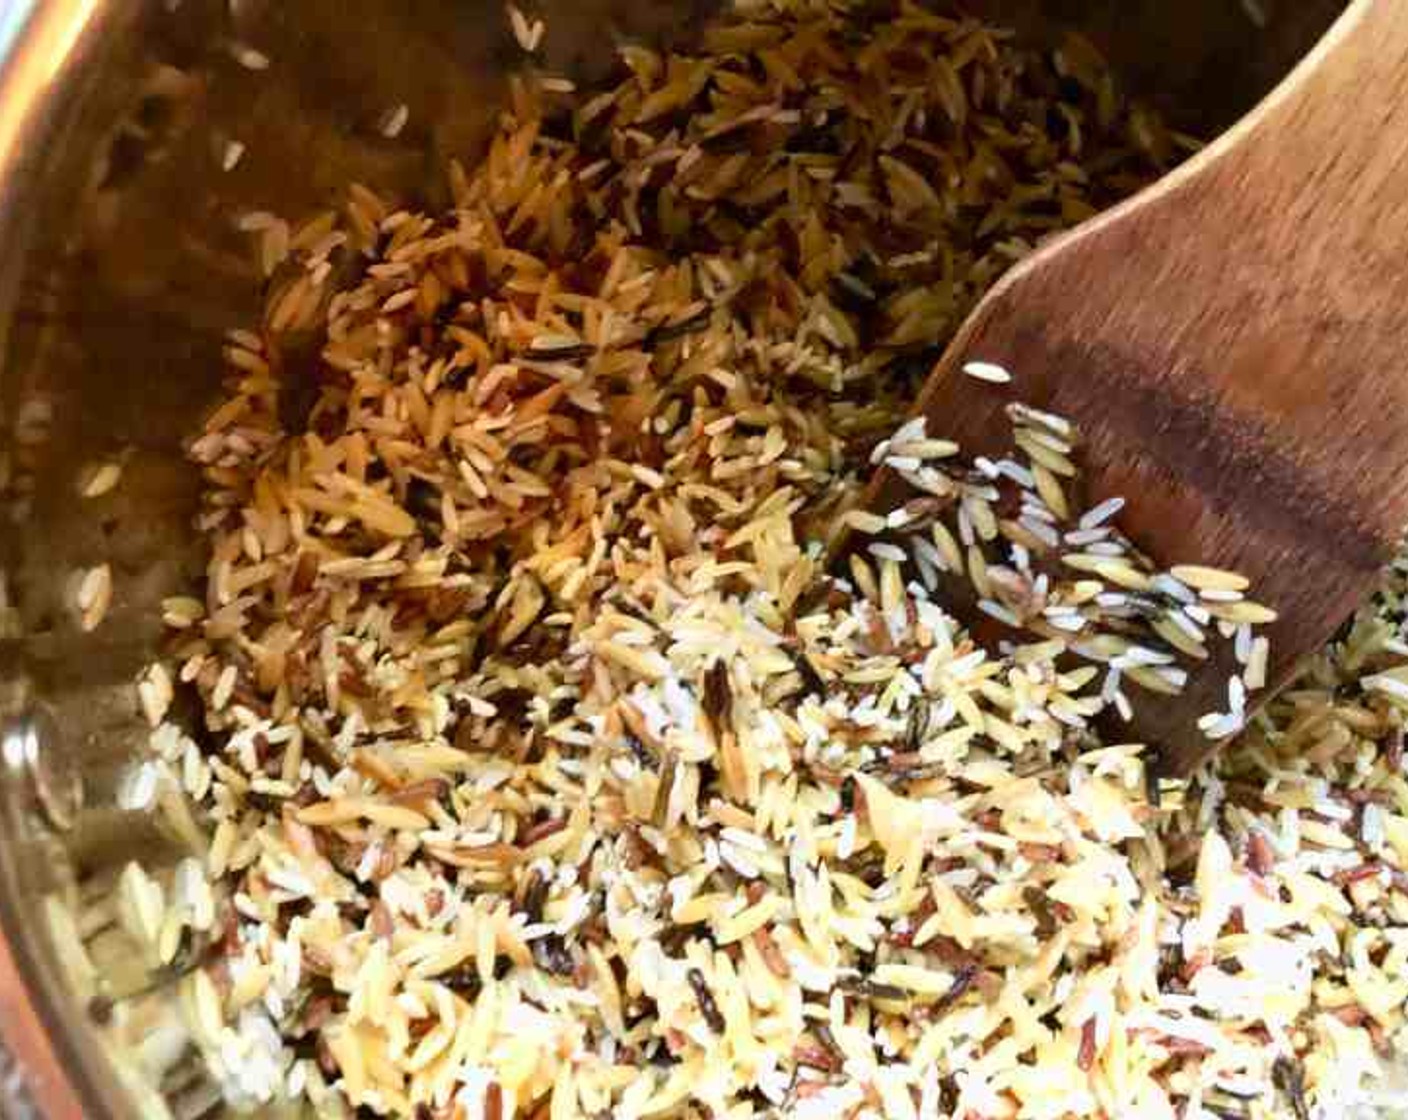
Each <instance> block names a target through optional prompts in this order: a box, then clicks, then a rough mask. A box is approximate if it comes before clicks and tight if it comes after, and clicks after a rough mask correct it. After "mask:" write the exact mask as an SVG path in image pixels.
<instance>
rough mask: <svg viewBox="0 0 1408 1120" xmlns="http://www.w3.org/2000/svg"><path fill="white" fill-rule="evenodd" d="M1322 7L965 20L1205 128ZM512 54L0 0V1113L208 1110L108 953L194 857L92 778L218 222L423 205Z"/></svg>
mask: <svg viewBox="0 0 1408 1120" xmlns="http://www.w3.org/2000/svg"><path fill="white" fill-rule="evenodd" d="M713 6H714V5H713V4H712V3H709V2H707V0H688V2H682V3H676V4H673V5H666V4H659V3H651V2H649V0H561V2H556V3H554V2H548V0H543V2H541V3H539V4H538V5H537V8H538V9H539V11H540V12H541V14H543V15H544V16H545V17H546V22H547V27H548V33H547V38H546V45H545V53H544V55H543V61H544V62H545V63H546V65H547V66H549V67H551V68H553V69H556V70H559V71H561V72H565V73H567V74H569V75H570V76H572V77H573V78H574V79H576V80H578V81H579V83H580V82H582V81H587V82H590V81H591V80H593V79H594V78H600V77H601V76H602V75H603V74H604V73H605V72H606V71H607V70H608V69H609V67H610V65H611V62H612V59H613V51H612V44H613V41H614V40H617V39H619V38H621V37H636V38H645V39H649V40H654V41H660V40H664V39H667V38H672V37H673V38H684V39H687V38H688V37H689V36H690V34H691V33H692V32H693V30H694V29H695V28H696V27H697V26H698V23H699V21H700V20H701V19H703V18H705V16H706V15H707V13H708V10H709V9H710V8H712V7H713ZM1339 6H1340V5H1339V4H1338V3H1337V2H1336V0H1313V2H1310V0H1301V2H1299V3H1290V2H1276V3H1274V5H1273V4H1269V3H1268V0H1242V3H1241V4H1240V5H1239V4H1238V3H1237V2H1236V0H1189V2H1188V3H1185V4H1181V5H1170V4H1163V3H1160V2H1159V0H1137V2H1136V3H1134V4H1132V5H1131V4H1129V3H1127V2H1124V3H1121V2H1115V0H1056V2H1052V3H1047V4H1041V3H1039V2H1038V0H988V2H981V3H977V4H975V5H970V7H975V8H976V9H977V10H978V11H979V13H980V14H982V15H984V16H987V17H989V18H991V19H993V20H994V21H998V22H1004V23H1008V24H1010V25H1013V26H1016V27H1017V28H1018V29H1019V30H1020V31H1022V32H1023V33H1024V34H1026V35H1028V36H1030V37H1032V38H1035V39H1038V40H1039V39H1041V38H1043V37H1046V36H1049V35H1050V34H1051V33H1052V30H1053V28H1056V27H1076V28H1079V29H1081V30H1083V31H1084V32H1085V33H1086V34H1087V35H1088V36H1089V37H1090V38H1092V39H1093V40H1094V41H1095V42H1096V43H1097V44H1098V45H1100V46H1101V47H1102V48H1103V49H1104V50H1105V51H1106V52H1107V53H1108V54H1109V55H1110V56H1111V58H1112V61H1113V62H1114V64H1115V68H1116V71H1117V72H1118V73H1121V74H1123V75H1125V76H1126V77H1127V78H1128V79H1129V80H1130V81H1131V82H1132V84H1133V85H1134V86H1135V88H1136V91H1137V92H1139V93H1140V94H1142V95H1143V96H1145V97H1146V98H1150V99H1152V100H1154V101H1155V102H1157V103H1158V105H1159V106H1160V108H1161V109H1163V110H1164V111H1165V113H1166V114H1167V115H1168V116H1169V117H1170V118H1171V119H1172V120H1173V122H1174V123H1175V124H1177V125H1179V126H1181V127H1183V128H1185V129H1188V130H1193V131H1196V132H1201V133H1202V134H1204V135H1208V134H1211V133H1213V132H1215V131H1217V130H1218V129H1220V128H1222V127H1225V126H1226V125H1227V124H1228V123H1229V122H1231V121H1232V120H1234V119H1235V118H1236V117H1237V116H1238V115H1240V114H1241V113H1242V112H1243V111H1245V110H1246V109H1247V108H1248V107H1249V106H1250V105H1251V104H1252V103H1253V102H1254V101H1255V100H1256V99H1257V98H1258V97H1259V96H1260V95H1261V94H1262V93H1263V92H1264V91H1265V90H1266V89H1268V88H1269V87H1270V86H1271V84H1272V83H1273V82H1274V81H1275V80H1276V79H1277V78H1278V77H1279V76H1280V75H1281V74H1282V73H1284V72H1285V71H1286V70H1287V69H1288V68H1289V66H1290V65H1291V63H1292V62H1293V61H1294V60H1295V59H1296V58H1297V57H1298V56H1299V55H1300V54H1302V53H1303V52H1304V51H1305V49H1306V48H1307V47H1308V45H1309V44H1310V43H1311V42H1313V40H1314V38H1315V37H1316V36H1317V35H1318V34H1319V33H1320V32H1321V31H1322V30H1323V28H1324V27H1325V26H1326V25H1327V23H1328V22H1329V20H1330V18H1331V17H1332V16H1333V14H1334V13H1335V11H1336V10H1337V9H1338V8H1339ZM521 57H522V56H521V54H520V53H519V52H518V50H517V48H516V46H515V44H514V40H513V38H512V35H511V33H510V30H509V27H508V23H507V21H506V20H505V18H504V14H503V11H502V8H501V7H500V5H499V3H498V2H497V0H399V2H390V0H6V2H3V3H0V245H3V246H4V252H3V255H0V420H3V431H2V432H0V516H3V518H4V520H5V531H4V532H0V720H2V721H3V729H4V730H3V734H0V933H2V934H3V937H0V1037H2V1038H3V1041H4V1047H5V1048H7V1049H5V1048H0V1114H3V1115H5V1116H10V1117H21V1116H29V1115H47V1116H50V1117H78V1116H89V1117H109V1116H111V1117H119V1116H121V1117H129V1116H130V1117H159V1116H163V1115H172V1116H175V1117H178V1118H182V1120H185V1118H190V1117H196V1116H206V1115H216V1114H218V1113H219V1112H220V1110H221V1108H222V1106H221V1105H220V1103H219V1096H218V1092H217V1091H216V1090H215V1089H214V1087H213V1086H211V1085H210V1084H209V1083H208V1081H207V1079H206V1078H205V1077H204V1076H203V1073H202V1071H201V1070H200V1069H199V1068H197V1066H196V1064H195V1062H194V1060H193V1059H192V1058H191V1057H190V1055H189V1052H188V1050H187V1048H186V1047H185V1045H184V1041H183V1036H182V1034H181V1032H180V1031H179V1030H178V1029H176V1028H175V1027H174V1026H173V1023H174V1022H175V1021H176V1012H175V1010H174V1006H173V1005H174V1002H175V996H174V994H173V992H172V988H171V983H170V981H171V979H172V978H171V976H170V975H168V974H166V973H163V972H161V971H156V972H151V971H148V970H147V969H146V967H145V966H144V965H143V963H142V961H141V960H140V959H139V958H138V957H136V956H134V955H133V954H131V953H130V952H129V953H124V951H123V946H122V944H121V940H120V937H119V935H118V934H117V933H116V932H115V930H114V928H113V924H112V922H111V920H110V913H111V902H110V899H108V897H107V892H108V891H109V889H110V887H111V882H112V879H113V876H114V874H115V871H116V869H117V868H119V867H121V866H122V864H123V863H124V862H125V861H126V860H127V859H129V858H130V857H131V856H132V855H133V854H135V853H141V854H142V856H143V858H144V859H146V860H161V859H163V858H175V857H176V855H177V854H178V853H179V852H180V851H181V850H182V847H183V845H185V844H188V843H189V842H191V837H189V836H183V835H181V834H179V830H173V828H172V827H171V826H170V824H169V823H163V822H159V821H158V820H157V819H156V818H155V817H154V816H151V815H144V814H136V813H128V812H123V811H122V810H120V809H118V808H117V807H116V803H115V800H114V788H115V784H116V782H117V777H118V774H119V772H120V770H121V769H122V767H123V765H124V763H125V761H126V760H127V759H129V758H130V757H132V756H133V755H134V754H135V753H136V749H137V748H138V747H139V746H140V745H141V744H142V742H143V741H144V739H145V736H146V729H145V726H144V724H143V723H142V720H141V717H140V714H139V711H138V709H137V704H136V697H135V692H134V689H133V679H134V675H135V674H136V672H137V671H138V669H139V668H140V667H141V666H142V665H143V664H145V663H146V661H147V660H149V659H150V656H151V654H152V652H153V651H154V649H155V648H156V646H157V644H158V642H159V641H160V638H161V633H162V624H161V619H160V607H159V604H160V600H161V598H162V597H163V596H165V595H169V594H172V593H174V592H175V591H176V590H178V589H180V588H183V587H185V586H187V585H188V584H189V583H190V582H191V580H192V578H193V577H194V576H196V575H198V574H199V573H200V571H201V570H202V564H203V562H202V558H201V556H200V554H199V551H198V548H197V544H196V541H195V539H194V534H193V533H192V532H191V530H190V519H191V512H192V510H193V508H194V496H195V475H194V472H193V471H192V470H191V469H190V468H189V467H188V465H187V464H186V463H185V461H184V459H183V457H182V454H181V448H180V440H181V438H182V436H183V435H184V434H185V433H186V432H188V431H190V430H191V428H192V426H193V424H194V422H195V420H196V418H197V416H198V414H199V412H200V410H201V409H202V408H203V407H204V405H205V404H206V403H207V402H208V401H209V399H210V398H211V394H212V393H213V391H214V389H215V387H216V384H217V380H218V378H219V376H220V372H219V371H220V362H219V360H218V358H219V348H220V345H221V335H222V332H223V331H224V330H226V329H227V328H229V327H231V326H235V325H238V324H239V323H241V322H242V321H247V320H248V319H249V318H251V317H252V316H253V315H254V314H255V310H256V307H257V304H258V300H259V295H260V293H259V277H258V273H257V270H256V269H255V268H254V267H253V265H252V263H251V261H250V258H249V252H248V244H247V242H248V238H247V235H246V234H244V233H242V232H241V231H240V230H239V229H238V228H236V224H235V222H234V220H233V219H234V217H235V216H236V215H240V214H245V213H248V212H250V211H254V210H266V211H272V212H276V213H278V214H280V215H284V216H287V217H293V218H296V217H298V216H299V215H300V214H301V213H302V212H305V211H310V210H312V209H314V208H316V207H317V206H318V205H319V204H320V203H324V202H326V200H327V199H328V198H329V197H331V196H332V195H333V194H334V193H335V192H337V191H338V190H339V189H340V188H342V187H343V186H345V184H347V183H348V182H349V181H353V180H357V181H362V182H365V183H368V184H370V185H372V186H374V187H376V188H378V189H380V188H386V189H389V190H390V191H392V192H393V193H398V194H400V195H402V196H404V197H411V198H416V197H419V198H421V199H423V200H425V201H426V202H428V203H430V204H432V205H433V204H434V203H435V202H436V189H437V188H436V187H435V186H434V184H437V183H438V182H439V181H440V176H439V174H438V171H439V169H440V168H441V167H442V166H443V165H444V163H445V161H446V160H447V159H448V157H449V156H451V155H452V154H456V155H461V156H464V155H466V154H469V155H472V153H473V152H474V150H475V148H476V146H477V145H478V144H480V143H481V142H482V141H483V139H484V138H485V136H486V135H487V132H488V130H489V129H490V127H491V126H492V123H493V120H494V113H495V106H496V104H497V101H498V97H499V92H500V87H501V84H502V81H503V78H504V76H505V75H506V74H507V73H508V72H509V71H510V69H511V68H512V67H513V66H515V65H517V64H518V60H519V59H520V58H521ZM401 105H404V106H405V108H406V111H407V115H406V118H405V119H406V124H405V127H404V128H402V129H400V130H399V131H397V132H396V134H395V136H394V137H388V135H386V133H388V132H390V131H393V130H391V129H388V128H386V127H385V124H386V114H387V112H388V110H390V109H391V108H392V107H393V106H401ZM114 456H120V457H121V458H122V460H123V462H124V464H125V472H124V481H123V485H122V486H121V487H120V488H119V489H117V490H115V491H114V492H113V493H112V494H110V495H103V496H101V497H98V498H93V499H88V500H84V499H81V498H80V497H79V489H80V487H81V486H82V485H83V482H84V479H85V475H84V471H85V469H87V468H88V467H89V465H90V464H92V463H94V462H95V461H98V460H101V459H105V458H112V457H114ZM100 560H105V561H108V562H110V563H111V564H112V566H113V569H114V573H115V574H116V575H117V576H118V580H117V584H118V591H117V595H116V598H115V601H114V603H113V605H112V609H111V611H110V612H109V615H108V618H107V621H106V622H105V623H104V625H103V626H102V627H101V628H99V629H98V630H97V631H96V632H94V633H85V632H84V631H83V629H82V627H81V625H80V620H79V619H78V618H77V617H76V616H75V614H74V612H73V610H72V607H71V601H72V584H71V582H70V580H71V577H70V573H72V572H74V571H76V570H78V569H81V568H83V567H84V566H86V565H91V564H94V563H97V562H99V561H100ZM89 958H92V959H93V960H96V961H97V962H98V965H97V967H98V968H99V969H101V970H102V972H103V985H102V992H103V994H101V995H98V994H96V993H97V992H98V991H99V988H98V986H97V985H96V983H95V976H94V975H93V974H92V973H91V971H90V968H89V965H88V964H87V960H88V959H89ZM117 1003H121V1005H122V1013H121V1014H115V1012H116V1011H117V1006H116V1005H117ZM16 1060H17V1061H18V1065H16Z"/></svg>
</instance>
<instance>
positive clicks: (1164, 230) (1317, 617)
mask: <svg viewBox="0 0 1408 1120" xmlns="http://www.w3.org/2000/svg"><path fill="white" fill-rule="evenodd" d="M974 360H981V361H985V362H992V363H997V364H999V365H1001V366H1003V367H1005V368H1006V369H1007V370H1009V371H1011V372H1012V374H1013V378H1014V380H1013V382H1012V383H1011V384H1009V385H983V384H978V383H976V382H974V380H973V379H972V378H969V377H965V376H962V375H961V374H960V373H959V370H960V367H961V366H962V365H963V364H965V363H966V362H969V361H974ZM1010 401H1023V402H1025V403H1028V404H1031V405H1034V406H1036V407H1038V408H1041V409H1045V410H1049V411H1051V412H1054V413H1058V414H1060V415H1062V416H1065V417H1067V418H1069V419H1071V420H1073V421H1074V422H1075V423H1076V424H1077V425H1078V426H1079V427H1080V429H1081V430H1082V433H1083V435H1084V446H1083V451H1082V466H1083V468H1084V470H1085V479H1086V482H1087V484H1088V490H1087V494H1088V498H1089V501H1090V502H1091V503H1095V502H1099V501H1102V500H1103V499H1105V498H1108V497H1111V496H1115V495H1119V496H1123V497H1125V498H1127V499H1128V504H1127V506H1126V507H1125V509H1124V511H1123V512H1122V514H1121V515H1120V519H1119V521H1120V525H1121V527H1122V528H1123V530H1124V531H1125V532H1126V533H1127V534H1128V535H1129V536H1130V538H1131V539H1132V540H1133V541H1134V542H1135V543H1136V544H1137V545H1139V546H1140V547H1141V549H1143V550H1144V551H1145V552H1147V553H1148V554H1149V555H1150V556H1152V557H1153V558H1154V559H1155V560H1156V561H1157V562H1158V563H1159V565H1160V566H1162V567H1165V568H1167V567H1169V566H1172V565H1174V564H1206V565H1214V566H1217V567H1220V568H1228V569H1232V570H1234V571H1237V572H1241V573H1243V574H1244V575H1246V576H1247V577H1249V578H1250V579H1251V580H1252V592H1251V593H1250V594H1253V595H1254V596H1255V598H1256V599H1257V600H1259V601H1260V602H1263V603H1266V604H1268V605H1270V606H1271V607H1273V608H1275V609H1276V611H1277V612H1278V613H1279V618H1278V620H1277V621H1276V622H1275V623H1274V624H1272V625H1271V626H1269V627H1267V628H1265V629H1264V630H1263V631H1262V632H1263V633H1265V634H1266V635H1267V636H1268V637H1269V638H1270V643H1271V663H1270V670H1269V673H1268V678H1267V684H1268V687H1267V690H1266V691H1265V692H1263V693H1260V694H1259V696H1260V698H1262V699H1264V698H1265V697H1266V696H1268V695H1270V693H1271V692H1273V691H1274V690H1275V688H1276V687H1277V686H1279V685H1280V684H1283V683H1284V682H1285V681H1286V679H1287V678H1288V676H1290V675H1291V673H1292V672H1293V671H1294V669H1295V667H1296V665H1297V663H1298V662H1299V661H1300V659H1301V658H1302V656H1303V655H1305V654H1307V653H1310V652H1313V651H1314V650H1316V649H1317V648H1319V647H1320V646H1321V645H1322V644H1323V643H1324V642H1325V641H1326V639H1327V638H1328V637H1329V636H1330V635H1331V633H1332V632H1333V631H1334V629H1335V628H1336V627H1337V626H1338V625H1339V624H1340V623H1342V622H1343V621H1344V620H1345V618H1346V617H1347V616H1348V615H1349V614H1350V613H1351V612H1352V611H1353V610H1354V608H1355V606H1356V605H1357V604H1358V603H1359V602H1361V601H1362V599H1363V598H1364V596H1365V595H1366V593H1368V591H1369V590H1370V588H1371V587H1372V585H1373V583H1374V580H1375V577H1376V575H1377V574H1378V573H1379V572H1380V570H1381V568H1382V566H1383V565H1384V564H1385V563H1386V562H1387V561H1388V560H1389V559H1390V558H1391V557H1392V555H1393V553H1394V551H1395V548H1396V546H1397V544H1398V541H1399V538H1400V535H1401V534H1402V531H1403V529H1404V526H1405V524H1408V0H1356V2H1355V3H1353V4H1352V5H1351V6H1350V7H1349V8H1348V9H1347V10H1346V11H1345V13H1344V14H1343V15H1342V16H1341V17H1340V19H1339V20H1338V21H1337V22H1336V23H1335V24H1334V26H1333V27H1332V28H1331V29H1330V31H1329V32H1328V33H1327V34H1326V36H1325V37H1324V39H1323V40H1322V41H1321V42H1320V43H1319V44H1318V45H1317V46H1316V48H1315V49H1314V50H1313V51H1312V52H1311V54H1310V55H1308V56H1307V57H1306V58H1305V59H1304V61H1303V62H1302V63H1301V64H1300V65H1299V66H1298V67H1297V68H1296V69H1295V70H1294V71H1293V72H1292V73H1291V74H1290V76H1289V77H1288V78H1286V80H1285V81H1284V82H1283V83H1282V84H1281V85H1280V86H1279V87H1277V88H1276V89H1275V90H1274V91H1273V92H1272V93H1271V94H1270V95H1269V96H1268V97H1267V99H1266V100H1265V101H1264V102H1263V103H1262V104H1261V105H1259V106H1258V107H1257V108H1256V109H1255V110H1254V111H1253V112H1252V113H1250V114H1249V115H1248V116H1247V117H1246V118H1244V119H1243V120H1242V121H1241V122H1239V123H1238V124H1237V125H1236V126H1235V127H1233V128H1232V129H1231V130H1230V131H1228V132H1227V133H1226V134H1224V135H1223V136H1221V137H1220V138H1219V139H1218V140H1216V141H1215V142H1214V143H1213V144H1211V145H1210V146H1209V147H1208V148H1206V149H1205V150H1204V151H1202V152H1200V153H1199V154H1198V155H1197V156H1196V157H1194V158H1193V159H1191V160H1189V161H1188V163H1186V164H1185V165H1184V166H1182V167H1180V168H1179V169H1177V170H1175V171H1174V172H1172V173H1171V174H1170V175H1168V176H1167V177H1166V178H1164V179H1163V180H1161V181H1160V182H1158V183H1156V184H1155V185H1153V186H1152V187H1150V188H1149V189H1147V190H1145V191H1144V192H1143V193H1141V194H1139V195H1137V196H1136V197H1134V198H1132V199H1130V200H1129V201H1127V202H1125V203H1124V204H1122V205H1120V206H1118V207H1116V208H1114V209H1112V210H1111V211H1109V212H1108V213H1106V214H1103V215H1101V216H1100V217H1098V218H1095V219H1093V220H1092V221H1090V222H1088V223H1087V224H1085V225H1082V226H1080V227H1079V228H1078V229H1076V230H1074V231H1072V232H1071V233H1070V234H1068V235H1066V236H1065V237H1063V238H1060V239H1057V240H1056V241H1053V242H1052V243H1051V244H1050V245H1049V246H1047V247H1045V248H1043V249H1042V250H1041V251H1039V252H1037V253H1036V254H1034V255H1033V256H1031V257H1030V258H1028V259H1027V260H1026V261H1025V262H1023V263H1022V264H1020V265H1018V266H1017V267H1016V268H1014V269H1013V270H1012V271H1011V272H1009V273H1008V274H1007V275H1006V276H1005V277H1004V278H1003V280H1002V281H1001V282H1000V283H999V284H998V285H997V286H996V287H995V288H994V289H993V290H992V291H991V293H990V294H989V295H988V296H987V298H986V299H984V300H983V302H982V303H981V304H980V305H979V306H978V307H977V309H976V310H975V311H974V312H973V314H972V315H971V316H970V317H969V319H968V321H967V322H966V323H965V324H964V326H963V328H962V330H961V331H960V332H959V334H958V336H957V337H956V338H955V339H954V341H953V343H952V345H951V346H950V347H949V348H948V350H947V352H946V353H945V354H944V356H943V358H942V359H941V360H940V361H939V363H938V365H937V366H936V367H935V369H934V371H933V373H932V374H931V376H930V379H929V382H928V384H927V385H926V386H925V389H924V391H923V393H922V394H921V396H920V398H919V402H918V406H917V411H918V412H920V413H923V414H925V415H927V417H928V418H929V424H928V430H929V432H930V433H931V434H934V435H945V436H947V435H950V434H951V435H952V436H953V438H955V439H957V440H958V441H959V442H960V443H961V444H962V445H963V448H964V451H965V453H968V454H975V455H976V454H981V455H988V456H992V457H994V458H995V457H997V456H999V455H1001V454H1003V453H1004V450H1005V449H1006V448H1008V447H1010V443H1011V426H1010V422H1009V420H1008V418H1007V417H1006V415H1005V414H1004V411H1003V406H1004V405H1005V404H1007V403H1008V402H1010ZM909 496H912V491H909V490H908V488H907V487H906V486H905V485H904V484H903V483H901V482H900V480H899V479H897V478H896V477H894V476H893V474H892V473H890V472H883V473H882V475H881V476H880V477H878V478H877V480H876V482H875V484H874V486H873V488H872V491H871V494H870V504H871V506H872V508H876V509H879V510H882V511H883V510H888V509H892V508H893V507H894V506H896V505H897V504H899V503H900V502H901V501H903V500H905V498H907V497H909ZM1008 633H1009V634H1010V631H1009V632H1008ZM1228 645H1230V643H1219V648H1222V649H1223V652H1222V654H1220V655H1217V654H1215V655H1214V656H1213V658H1211V659H1210V660H1209V661H1208V662H1205V663H1203V665H1202V666H1201V667H1200V668H1199V669H1197V670H1196V671H1195V672H1193V674H1192V675H1191V677H1190V679H1189V682H1188V684H1187V686H1186V688H1185V689H1184V691H1183V693H1182V694H1181V695H1180V696H1177V697H1169V696H1160V695H1155V694H1152V693H1147V692H1143V691H1140V692H1139V693H1138V695H1137V697H1133V699H1134V701H1135V703H1134V707H1135V715H1134V718H1133V721H1132V723H1131V724H1129V725H1120V726H1121V727H1122V730H1120V731H1118V732H1117V734H1119V735H1120V736H1121V737H1122V738H1126V739H1140V740H1142V741H1145V742H1148V743H1150V744H1152V745H1154V746H1156V747H1157V748H1158V750H1159V752H1160V759H1161V764H1162V768H1163V769H1164V771H1165V772H1168V773H1172V774H1186V773H1188V772H1189V771H1190V770H1191V769H1192V768H1193V767H1194V766H1196V765H1197V763H1198V762H1200V761H1201V760H1202V759H1203V758H1205V757H1206V756H1207V755H1208V753H1209V752H1210V750H1212V749H1213V748H1214V747H1215V744H1213V743H1210V742H1209V740H1208V739H1207V738H1206V737H1205V736H1204V735H1203V734H1202V733H1201V732H1200V731H1198V729H1197V728H1196V726H1195V723H1196V720H1197V718H1198V716H1199V715H1201V714H1202V713H1205V712H1210V711H1216V710H1222V709H1225V708H1226V705H1227V701H1226V690H1227V680H1228V677H1229V675H1233V674H1235V672H1236V669H1237V667H1236V665H1235V662H1234V659H1233V657H1232V654H1231V651H1230V650H1229V649H1226V648H1225V647H1226V646H1228Z"/></svg>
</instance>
